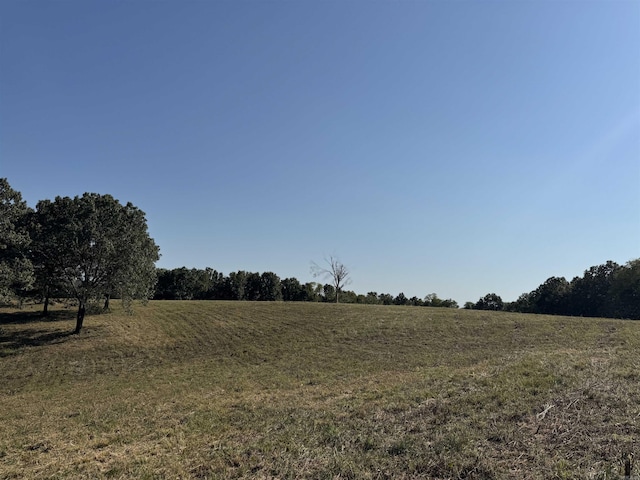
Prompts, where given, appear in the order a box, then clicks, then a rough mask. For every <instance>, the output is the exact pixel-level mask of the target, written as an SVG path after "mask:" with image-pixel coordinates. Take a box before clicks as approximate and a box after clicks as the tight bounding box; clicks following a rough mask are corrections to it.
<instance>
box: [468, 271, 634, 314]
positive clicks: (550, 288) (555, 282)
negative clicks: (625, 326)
mask: <svg viewBox="0 0 640 480" xmlns="http://www.w3.org/2000/svg"><path fill="white" fill-rule="evenodd" d="M464 308H470V309H477V310H505V311H510V312H522V313H539V314H548V315H572V316H583V317H611V318H631V319H640V259H636V260H631V261H630V262H627V264H626V265H618V264H617V263H615V262H612V261H608V262H606V263H605V264H602V265H597V266H594V267H591V268H589V269H588V270H586V271H585V272H584V275H583V276H582V277H575V278H574V279H573V280H571V281H570V282H569V281H567V279H566V278H564V277H551V278H549V279H547V280H546V281H545V282H544V283H543V284H542V285H540V286H539V287H538V288H536V289H535V290H534V291H532V292H529V293H523V294H522V295H520V297H519V298H518V299H517V300H516V301H515V302H507V303H505V302H503V301H502V299H501V298H500V297H499V296H498V295H496V294H495V293H490V294H488V295H485V296H484V297H483V298H481V299H479V300H478V301H477V302H476V303H473V302H467V303H466V304H465V305H464Z"/></svg>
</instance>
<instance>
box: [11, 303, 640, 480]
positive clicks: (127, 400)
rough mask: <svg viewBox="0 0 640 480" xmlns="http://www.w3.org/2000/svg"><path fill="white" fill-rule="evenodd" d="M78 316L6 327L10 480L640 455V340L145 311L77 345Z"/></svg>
mask: <svg viewBox="0 0 640 480" xmlns="http://www.w3.org/2000/svg"><path fill="white" fill-rule="evenodd" d="M33 308H35V307H33ZM73 315H74V312H73V311H67V310H65V309H64V308H60V309H59V310H56V311H55V312H54V315H53V316H52V318H51V319H49V320H43V319H42V318H41V317H40V316H39V315H38V314H37V312H35V311H33V310H29V309H25V310H23V311H15V310H6V309H5V310H0V425H1V426H2V427H1V428H0V478H1V479H4V478H116V479H118V478H143V479H144V478H149V479H151V478H158V479H160V478H194V479H205V478H212V479H213V478H221V479H223V478H262V479H268V478H313V479H343V478H353V479H356V478H357V479H360V478H365V479H366V478H371V479H378V478H389V479H391V478H393V479H398V478H442V479H446V478H478V479H488V478H539V479H549V478H590V479H596V478H601V479H605V478H620V477H619V476H620V475H621V474H622V472H623V462H624V459H625V458H626V456H628V455H630V454H633V453H634V452H635V451H636V450H637V444H636V443H637V441H638V440H637V439H638V438H640V437H639V435H638V434H639V433H640V432H639V429H638V418H639V416H640V386H639V385H638V380H639V379H640V370H639V368H638V366H639V363H640V357H639V356H638V353H637V352H638V351H639V347H640V323H637V322H630V321H621V320H607V319H582V318H567V317H545V316H533V315H521V314H510V313H502V312H499V313H492V312H480V311H460V310H449V309H430V308H413V307H384V306H366V305H333V304H309V303H293V304H285V303H244V302H151V303H150V304H149V305H148V306H136V309H135V314H134V315H127V314H126V313H124V312H120V310H119V307H116V308H115V310H114V312H113V313H110V314H107V315H99V316H90V317H88V318H87V319H86V321H85V329H84V330H83V332H82V333H81V334H80V335H79V336H74V335H68V332H70V331H71V330H73V327H74V319H73ZM638 470H640V466H639V467H638ZM634 472H635V470H634Z"/></svg>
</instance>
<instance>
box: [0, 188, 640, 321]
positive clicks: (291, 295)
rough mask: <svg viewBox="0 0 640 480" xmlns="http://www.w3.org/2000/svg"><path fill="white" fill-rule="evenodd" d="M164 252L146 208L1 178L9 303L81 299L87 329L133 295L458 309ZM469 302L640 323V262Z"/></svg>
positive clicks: (334, 277)
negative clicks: (163, 256)
mask: <svg viewBox="0 0 640 480" xmlns="http://www.w3.org/2000/svg"><path fill="white" fill-rule="evenodd" d="M159 252H160V249H159V247H158V246H157V245H156V244H155V242H154V240H153V239H152V238H151V237H150V236H149V234H148V229H147V222H146V218H145V214H144V212H143V211H141V210H140V209H138V208H137V207H135V206H134V205H132V204H131V203H127V204H121V203H120V202H119V201H118V200H116V199H115V198H113V197H112V196H111V195H100V194H96V193H85V194H84V195H82V196H76V197H74V198H70V197H56V198H55V199H54V200H41V201H39V202H38V203H37V205H36V207H35V209H32V208H30V207H28V206H27V204H26V202H25V201H23V200H22V196H21V194H20V192H18V191H16V190H14V189H12V188H11V186H10V185H9V182H8V181H7V179H6V178H0V301H4V300H7V299H9V298H17V299H18V300H19V301H20V302H22V301H24V300H25V299H27V298H36V299H38V300H39V301H42V303H43V311H44V314H45V315H46V314H47V309H48V305H49V300H50V299H51V298H72V299H75V300H76V302H77V305H78V312H77V319H76V329H75V333H79V332H80V330H81V328H82V324H83V320H84V316H85V313H86V310H87V307H88V306H89V304H92V305H95V304H96V303H97V302H99V301H102V302H104V304H103V309H108V308H109V301H110V299H111V298H120V299H122V300H123V302H124V303H125V306H126V305H128V304H129V303H130V302H131V300H133V299H143V300H145V299H149V298H154V299H169V300H192V299H193V300H248V301H286V302H290V301H294V302H338V301H340V302H343V303H362V304H375V305H410V306H427V307H447V308H458V304H457V302H456V301H455V300H452V299H446V300H445V299H441V298H438V296H437V295H436V294H435V293H432V294H429V295H427V296H425V297H424V298H418V297H415V296H414V297H411V298H407V297H406V296H405V295H404V293H399V294H398V295H396V296H393V295H390V294H388V293H377V292H368V293H367V294H366V295H363V294H356V293H355V292H353V291H350V290H345V289H344V288H343V287H344V286H345V285H346V284H348V281H349V279H348V277H349V271H348V269H347V268H346V267H345V266H344V265H343V264H342V263H341V262H339V261H338V260H337V259H335V258H333V257H331V258H330V259H329V260H327V268H325V267H321V266H318V265H317V264H315V263H314V264H313V265H312V273H313V275H314V277H318V276H320V277H324V278H328V279H330V280H331V283H319V282H306V283H302V282H300V281H299V280H298V279H296V278H294V277H291V278H285V279H281V278H280V277H279V276H278V275H276V274H275V273H273V272H264V273H256V272H246V271H242V270H240V271H237V272H232V273H230V274H229V275H224V274H223V273H221V272H218V271H217V270H214V269H212V268H205V269H195V268H192V269H187V268H186V267H182V268H175V269H162V268H156V266H155V263H156V261H157V260H158V259H159V257H160V253H159ZM464 308H469V309H478V310H494V311H500V310H503V311H512V312H523V313H538V314H554V315H572V316H585V317H616V318H633V319H640V259H636V260H631V261H629V262H627V263H626V264H625V265H618V264H617V263H615V262H612V261H608V262H606V263H605V264H602V265H597V266H593V267H591V268H589V269H588V270H585V272H584V275H583V276H581V277H575V278H574V279H573V280H571V281H567V279H565V278H564V277H550V278H549V279H547V280H546V281H545V282H544V283H543V284H541V285H540V286H539V287H538V288H536V289H535V290H534V291H532V292H529V293H525V294H522V295H521V296H520V297H519V298H518V299H517V300H516V301H515V302H503V301H502V299H501V298H500V296H498V295H497V294H495V293H490V294H487V295H485V296H484V297H482V298H480V299H479V300H478V301H477V302H475V303H474V302H467V303H465V305H464Z"/></svg>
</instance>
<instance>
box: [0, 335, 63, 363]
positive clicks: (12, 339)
mask: <svg viewBox="0 0 640 480" xmlns="http://www.w3.org/2000/svg"><path fill="white" fill-rule="evenodd" d="M72 335H73V331H71V330H69V331H55V332H52V331H50V330H28V331H18V332H2V331H0V358H2V357H8V356H9V355H13V354H14V353H16V351H17V350H20V349H21V348H24V347H40V346H43V345H52V344H55V343H62V342H64V341H66V340H67V338H69V337H70V336H72Z"/></svg>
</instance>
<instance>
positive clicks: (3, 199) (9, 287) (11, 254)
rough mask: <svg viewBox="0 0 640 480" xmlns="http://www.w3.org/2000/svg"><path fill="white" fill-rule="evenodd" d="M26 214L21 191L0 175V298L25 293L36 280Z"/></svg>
mask: <svg viewBox="0 0 640 480" xmlns="http://www.w3.org/2000/svg"><path fill="white" fill-rule="evenodd" d="M28 214H29V208H28V207H27V204H26V202H25V201H23V200H22V195H21V194H20V192H18V191H16V190H14V189H13V188H11V186H10V185H9V182H8V180H7V179H6V178H0V300H5V301H6V300H8V299H9V298H11V297H12V296H13V295H16V294H17V295H21V294H24V293H25V292H26V291H28V290H29V289H30V288H31V287H32V286H33V284H34V281H35V278H34V272H33V264H32V263H31V260H30V259H29V247H30V243H31V239H30V237H29V232H28V229H27V221H28V220H27V219H28Z"/></svg>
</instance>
